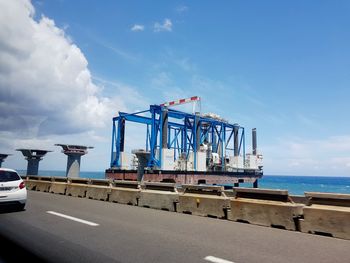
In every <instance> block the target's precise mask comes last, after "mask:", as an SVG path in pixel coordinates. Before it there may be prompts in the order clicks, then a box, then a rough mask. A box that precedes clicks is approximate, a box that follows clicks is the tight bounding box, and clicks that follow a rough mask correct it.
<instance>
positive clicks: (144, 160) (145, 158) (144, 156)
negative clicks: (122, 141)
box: [132, 150, 151, 182]
mask: <svg viewBox="0 0 350 263" xmlns="http://www.w3.org/2000/svg"><path fill="white" fill-rule="evenodd" d="M132 153H133V154H135V155H136V157H137V159H138V162H139V163H138V166H137V181H139V182H140V181H142V177H143V174H144V171H145V167H147V164H148V162H149V159H150V157H151V153H150V152H146V151H143V150H134V151H132Z"/></svg>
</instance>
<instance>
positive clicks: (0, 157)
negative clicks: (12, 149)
mask: <svg viewBox="0 0 350 263" xmlns="http://www.w3.org/2000/svg"><path fill="white" fill-rule="evenodd" d="M9 155H10V154H3V153H0V168H1V166H2V163H3V162H4V161H5V159H6V158H7V156H9Z"/></svg>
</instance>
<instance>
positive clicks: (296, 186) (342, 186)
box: [18, 170, 350, 195]
mask: <svg viewBox="0 0 350 263" xmlns="http://www.w3.org/2000/svg"><path fill="white" fill-rule="evenodd" d="M18 172H19V173H20V174H22V175H24V174H25V172H26V171H23V170H20V171H18ZM39 174H40V175H43V176H65V172H64V171H40V172H39ZM80 177H82V178H94V179H103V178H104V172H83V171H82V172H80ZM242 186H249V187H251V184H249V185H248V184H242ZM259 187H260V188H269V189H282V190H288V191H289V193H290V194H293V195H303V194H304V192H329V193H343V194H350V177H325V176H275V175H274V176H271V175H264V177H263V178H262V179H260V180H259Z"/></svg>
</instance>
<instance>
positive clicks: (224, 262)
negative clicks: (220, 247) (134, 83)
mask: <svg viewBox="0 0 350 263" xmlns="http://www.w3.org/2000/svg"><path fill="white" fill-rule="evenodd" d="M204 260H206V261H210V262H214V263H234V262H233V261H229V260H226V259H222V258H217V257H213V256H206V257H205V258H204Z"/></svg>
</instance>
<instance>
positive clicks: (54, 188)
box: [50, 177, 68, 195]
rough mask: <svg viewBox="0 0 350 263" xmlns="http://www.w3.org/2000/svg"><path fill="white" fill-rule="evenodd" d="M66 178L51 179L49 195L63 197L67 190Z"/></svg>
mask: <svg viewBox="0 0 350 263" xmlns="http://www.w3.org/2000/svg"><path fill="white" fill-rule="evenodd" d="M67 181H68V180H67V177H53V178H52V182H51V187H50V193H53V194H61V195H65V194H66V190H67Z"/></svg>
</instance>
